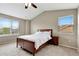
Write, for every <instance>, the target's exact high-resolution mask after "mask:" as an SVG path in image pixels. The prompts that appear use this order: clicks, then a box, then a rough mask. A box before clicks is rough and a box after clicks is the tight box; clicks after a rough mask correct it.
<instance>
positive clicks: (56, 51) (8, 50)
mask: <svg viewBox="0 0 79 59" xmlns="http://www.w3.org/2000/svg"><path fill="white" fill-rule="evenodd" d="M0 56H32V54H30V53H28V52H27V51H24V50H23V49H21V48H16V44H15V43H9V44H5V45H0ZM35 56H79V53H78V52H77V50H75V49H71V48H66V47H62V46H55V45H48V46H46V47H44V48H43V49H41V50H40V51H38V52H37V53H36V54H35Z"/></svg>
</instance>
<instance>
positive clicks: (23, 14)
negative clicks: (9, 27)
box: [0, 3, 79, 20]
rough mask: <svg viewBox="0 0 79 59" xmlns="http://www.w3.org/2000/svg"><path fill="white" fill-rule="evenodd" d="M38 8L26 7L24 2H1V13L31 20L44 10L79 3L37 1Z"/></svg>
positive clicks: (70, 7)
mask: <svg viewBox="0 0 79 59" xmlns="http://www.w3.org/2000/svg"><path fill="white" fill-rule="evenodd" d="M35 5H37V7H38V8H37V9H35V8H33V7H31V6H30V7H29V8H28V9H25V5H24V3H0V13H3V14H7V15H11V16H15V17H18V18H23V19H26V20H31V19H33V18H34V17H36V16H37V15H39V14H41V13H42V12H44V11H49V10H62V9H74V8H78V7H79V3H35Z"/></svg>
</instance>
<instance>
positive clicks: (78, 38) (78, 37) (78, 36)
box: [77, 8, 79, 52]
mask: <svg viewBox="0 0 79 59" xmlns="http://www.w3.org/2000/svg"><path fill="white" fill-rule="evenodd" d="M77 10H78V13H77V15H78V26H77V27H78V28H77V31H78V32H77V34H78V35H77V43H78V52H79V8H78V9H77Z"/></svg>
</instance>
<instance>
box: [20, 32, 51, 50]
mask: <svg viewBox="0 0 79 59" xmlns="http://www.w3.org/2000/svg"><path fill="white" fill-rule="evenodd" d="M18 38H22V39H25V40H29V41H32V42H35V48H36V49H38V48H39V47H40V46H41V45H42V44H44V43H45V42H47V41H48V40H50V39H51V37H50V35H49V34H46V33H42V32H38V33H35V34H32V35H23V36H19V37H18Z"/></svg>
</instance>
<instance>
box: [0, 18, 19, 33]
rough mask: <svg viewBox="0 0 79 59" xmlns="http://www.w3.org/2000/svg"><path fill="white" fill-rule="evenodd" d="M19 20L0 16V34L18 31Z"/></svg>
mask: <svg viewBox="0 0 79 59" xmlns="http://www.w3.org/2000/svg"><path fill="white" fill-rule="evenodd" d="M18 29H19V22H18V21H17V20H12V19H8V18H0V35H3V34H16V33H18Z"/></svg>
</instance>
